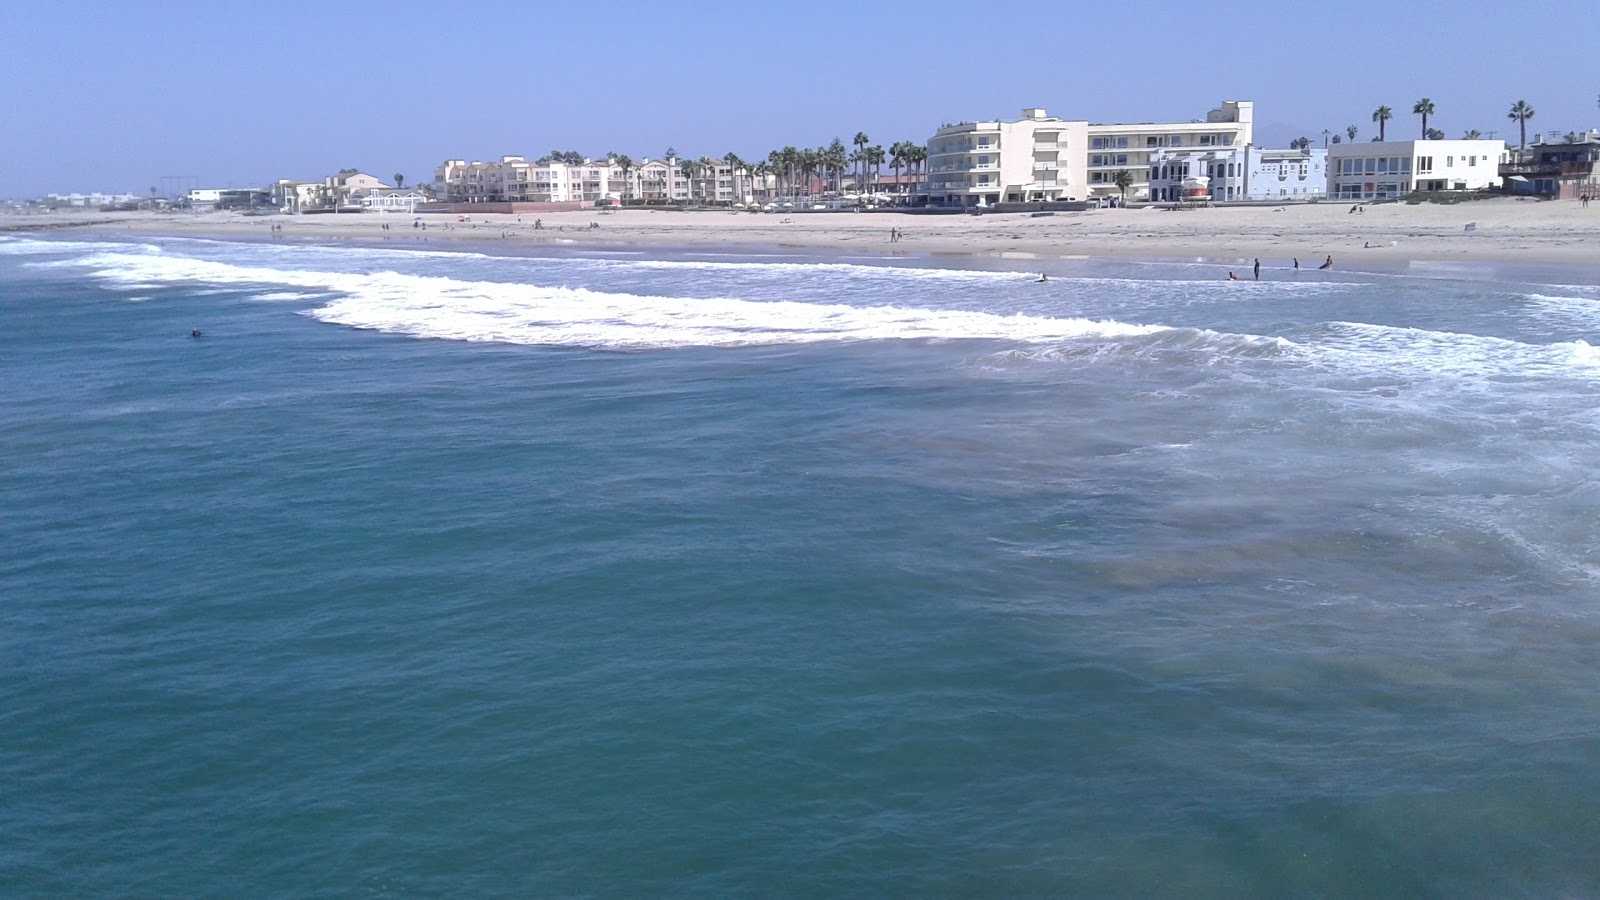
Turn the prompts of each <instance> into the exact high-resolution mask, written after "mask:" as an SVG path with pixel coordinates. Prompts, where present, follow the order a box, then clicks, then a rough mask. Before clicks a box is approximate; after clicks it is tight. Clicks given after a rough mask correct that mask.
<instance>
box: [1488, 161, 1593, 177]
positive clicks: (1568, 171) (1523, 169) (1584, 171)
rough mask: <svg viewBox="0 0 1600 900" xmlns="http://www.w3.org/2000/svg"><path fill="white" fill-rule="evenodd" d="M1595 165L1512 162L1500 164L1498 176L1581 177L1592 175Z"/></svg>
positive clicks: (1586, 163)
mask: <svg viewBox="0 0 1600 900" xmlns="http://www.w3.org/2000/svg"><path fill="white" fill-rule="evenodd" d="M1594 171H1595V164H1594V163H1592V162H1514V163H1501V164H1500V174H1501V176H1506V175H1541V176H1544V177H1546V178H1560V177H1562V176H1569V177H1573V176H1576V177H1582V176H1585V175H1592V174H1594Z"/></svg>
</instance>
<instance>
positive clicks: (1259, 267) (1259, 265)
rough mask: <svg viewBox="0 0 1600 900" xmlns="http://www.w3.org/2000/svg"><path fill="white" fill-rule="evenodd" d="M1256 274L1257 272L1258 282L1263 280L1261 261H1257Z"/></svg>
mask: <svg viewBox="0 0 1600 900" xmlns="http://www.w3.org/2000/svg"><path fill="white" fill-rule="evenodd" d="M1255 272H1256V280H1257V281H1260V280H1261V260H1259V259H1258V260H1256V269H1255Z"/></svg>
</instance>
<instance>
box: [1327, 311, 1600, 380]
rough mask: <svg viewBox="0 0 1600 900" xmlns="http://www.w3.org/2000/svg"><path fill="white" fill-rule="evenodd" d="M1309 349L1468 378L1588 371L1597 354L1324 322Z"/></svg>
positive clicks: (1364, 363) (1349, 360)
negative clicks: (1317, 337) (1316, 339)
mask: <svg viewBox="0 0 1600 900" xmlns="http://www.w3.org/2000/svg"><path fill="white" fill-rule="evenodd" d="M1309 350H1310V352H1311V353H1312V354H1314V355H1315V356H1316V357H1318V358H1320V359H1321V360H1323V361H1331V362H1335V363H1338V364H1340V365H1344V366H1351V367H1358V368H1370V369H1376V370H1383V371H1390V372H1392V371H1396V370H1406V371H1410V372H1413V373H1422V374H1428V375H1434V376H1443V377H1448V378H1453V379H1467V380H1472V379H1482V378H1484V377H1506V378H1525V377H1544V376H1558V375H1571V374H1573V372H1574V370H1578V371H1581V372H1583V373H1584V374H1586V375H1593V374H1597V372H1596V370H1600V353H1597V352H1596V348H1595V347H1592V346H1590V345H1589V344H1588V343H1587V342H1586V341H1582V340H1577V341H1558V342H1555V343H1550V344H1529V343H1524V342H1522V341H1514V340H1510V339H1508V338H1501V337H1490V336H1485V335H1477V334H1461V333H1457V332H1447V331H1432V330H1428V329H1422V328H1404V327H1398V326H1393V325H1372V324H1367V323H1363V322H1333V323H1329V324H1328V325H1327V326H1325V327H1324V329H1323V334H1321V335H1319V339H1318V341H1317V343H1316V344H1315V346H1313V347H1311V348H1309Z"/></svg>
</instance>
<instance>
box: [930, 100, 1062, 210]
mask: <svg viewBox="0 0 1600 900" xmlns="http://www.w3.org/2000/svg"><path fill="white" fill-rule="evenodd" d="M1087 128H1088V124H1087V123H1085V122H1068V121H1065V120H1062V119H1058V118H1055V117H1053V116H1049V115H1046V114H1045V111H1044V110H1042V109H1025V110H1023V111H1022V118H1021V119H1019V120H1017V121H1014V122H1003V121H992V122H962V123H959V124H956V125H946V126H944V127H943V128H940V129H939V130H938V131H936V132H934V135H933V137H931V138H929V139H928V169H927V182H926V186H925V188H924V190H925V191H926V192H927V194H928V202H929V203H930V204H932V205H934V206H972V207H976V206H992V205H994V204H996V203H1002V202H1005V203H1018V202H1029V201H1034V200H1078V199H1082V198H1085V197H1087V196H1088V183H1087V180H1086V178H1085V175H1084V159H1085V153H1084V151H1085V147H1086V146H1087V141H1086V134H1087Z"/></svg>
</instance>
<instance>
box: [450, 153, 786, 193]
mask: <svg viewBox="0 0 1600 900" xmlns="http://www.w3.org/2000/svg"><path fill="white" fill-rule="evenodd" d="M690 169H692V170H693V172H694V174H693V177H690V172H689V170H690ZM774 180H775V179H774V178H773V177H772V176H770V175H764V176H755V175H753V174H752V173H751V170H750V169H749V168H747V167H740V168H739V169H737V170H735V169H734V168H733V167H731V166H729V165H728V164H727V163H725V162H721V161H717V160H705V161H690V160H679V159H676V158H674V159H648V158H647V159H645V160H643V161H642V162H636V163H634V164H633V165H632V166H630V167H628V168H627V169H624V168H623V167H622V166H621V165H618V164H617V162H616V161H615V160H603V159H602V160H585V161H583V162H582V163H575V164H567V163H559V162H547V163H541V162H537V161H535V162H529V161H528V160H526V159H524V158H523V157H521V156H503V157H501V158H500V159H499V161H497V162H487V163H485V162H471V163H469V162H467V161H466V160H461V159H451V160H446V161H445V162H444V164H443V165H441V166H439V167H438V168H437V169H436V170H435V171H434V177H433V184H434V193H435V194H436V195H437V196H438V198H439V199H440V200H443V201H446V202H453V203H494V202H541V203H573V202H582V203H602V202H628V203H643V204H650V205H664V204H670V203H678V204H683V203H714V204H722V205H728V204H731V203H748V202H752V201H753V200H755V199H757V198H758V197H759V196H760V195H761V194H763V193H766V194H770V193H772V188H771V185H772V183H773V182H774Z"/></svg>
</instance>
